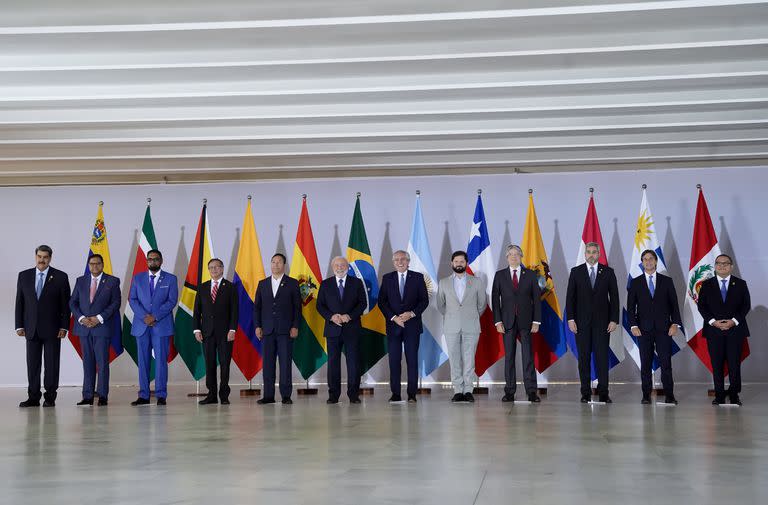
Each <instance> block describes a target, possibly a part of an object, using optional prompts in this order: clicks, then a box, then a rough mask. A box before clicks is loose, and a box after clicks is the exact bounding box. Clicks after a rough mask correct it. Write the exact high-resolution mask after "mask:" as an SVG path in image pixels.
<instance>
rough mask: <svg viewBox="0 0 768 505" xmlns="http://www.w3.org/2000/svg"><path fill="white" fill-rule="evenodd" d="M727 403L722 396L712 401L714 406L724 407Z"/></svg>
mask: <svg viewBox="0 0 768 505" xmlns="http://www.w3.org/2000/svg"><path fill="white" fill-rule="evenodd" d="M724 403H725V398H723V397H722V396H715V399H714V400H712V405H722V404H724Z"/></svg>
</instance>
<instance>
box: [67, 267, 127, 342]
mask: <svg viewBox="0 0 768 505" xmlns="http://www.w3.org/2000/svg"><path fill="white" fill-rule="evenodd" d="M91 279H92V276H91V274H90V273H88V274H86V275H83V276H82V277H78V278H77V281H75V289H74V290H73V291H72V298H70V300H69V308H70V310H72V315H73V316H74V318H75V327H74V330H73V331H74V332H75V334H76V335H78V336H81V337H85V336H88V335H93V336H96V337H108V338H109V337H111V336H112V335H111V333H112V328H114V327H115V324H116V322H115V321H114V319H119V318H120V279H118V278H117V277H114V276H112V275H109V274H107V273H102V274H101V281H100V282H99V286H98V287H97V288H96V294H95V295H94V297H93V303H91ZM83 316H84V317H93V316H101V319H102V320H103V321H104V322H103V323H102V324H99V325H98V326H96V327H94V328H86V327H85V326H83V325H82V324H80V322H79V321H78V320H79V319H80V318H81V317H83Z"/></svg>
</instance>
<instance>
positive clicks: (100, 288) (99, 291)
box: [88, 273, 107, 301]
mask: <svg viewBox="0 0 768 505" xmlns="http://www.w3.org/2000/svg"><path fill="white" fill-rule="evenodd" d="M91 278H93V277H91ZM89 280H90V279H89ZM106 283H107V276H106V274H104V273H102V274H101V281H99V286H98V287H97V288H96V293H95V294H94V295H93V300H94V301H96V299H97V298H98V297H99V295H100V294H101V291H102V290H103V288H104V285H105V284H106ZM90 291H91V289H90V285H89V286H88V292H89V293H90Z"/></svg>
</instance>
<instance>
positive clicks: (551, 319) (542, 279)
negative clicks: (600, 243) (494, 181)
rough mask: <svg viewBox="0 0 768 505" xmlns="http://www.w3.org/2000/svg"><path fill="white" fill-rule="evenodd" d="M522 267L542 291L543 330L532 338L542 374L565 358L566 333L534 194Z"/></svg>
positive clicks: (537, 363) (524, 236) (529, 196)
mask: <svg viewBox="0 0 768 505" xmlns="http://www.w3.org/2000/svg"><path fill="white" fill-rule="evenodd" d="M522 248H523V254H524V256H523V263H524V264H525V267H526V268H529V269H531V270H533V271H534V272H536V277H537V278H538V280H539V288H540V289H541V326H540V327H539V331H538V332H537V333H534V334H533V362H534V365H535V366H536V370H538V372H539V373H542V372H544V370H546V369H547V368H549V366H550V365H551V364H552V363H554V362H555V361H557V360H558V359H559V358H560V356H562V355H563V354H565V352H566V350H567V348H566V344H565V331H564V329H563V318H562V317H561V315H560V314H562V313H563V312H562V310H561V309H560V302H559V301H558V300H557V293H555V284H554V282H553V281H552V275H551V273H550V271H549V260H548V259H547V251H545V250H544V241H543V240H542V239H541V230H540V229H539V220H538V218H537V217H536V208H535V207H534V206H533V193H531V194H529V195H528V215H527V217H526V218H525V230H524V231H523V243H522Z"/></svg>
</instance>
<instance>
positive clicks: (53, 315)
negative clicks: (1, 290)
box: [16, 267, 69, 340]
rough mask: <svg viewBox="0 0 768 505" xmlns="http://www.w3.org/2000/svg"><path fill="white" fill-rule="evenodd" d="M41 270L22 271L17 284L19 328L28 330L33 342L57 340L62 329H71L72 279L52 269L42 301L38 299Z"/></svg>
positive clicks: (42, 292) (17, 320)
mask: <svg viewBox="0 0 768 505" xmlns="http://www.w3.org/2000/svg"><path fill="white" fill-rule="evenodd" d="M37 273H38V270H37V268H30V269H29V270H22V271H21V272H19V280H18V282H17V284H16V328H24V331H25V332H26V338H27V339H28V340H29V339H31V338H33V337H34V336H35V333H37V336H38V338H40V339H53V338H57V337H58V334H59V330H66V329H68V328H69V277H67V274H65V273H64V272H62V271H61V270H56V269H55V268H53V267H48V276H47V277H46V279H45V281H44V284H43V290H42V291H41V292H40V299H39V300H38V299H37V293H36V292H35V287H36V285H37Z"/></svg>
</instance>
